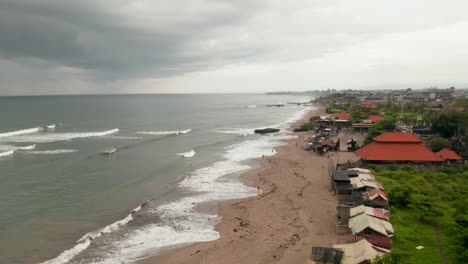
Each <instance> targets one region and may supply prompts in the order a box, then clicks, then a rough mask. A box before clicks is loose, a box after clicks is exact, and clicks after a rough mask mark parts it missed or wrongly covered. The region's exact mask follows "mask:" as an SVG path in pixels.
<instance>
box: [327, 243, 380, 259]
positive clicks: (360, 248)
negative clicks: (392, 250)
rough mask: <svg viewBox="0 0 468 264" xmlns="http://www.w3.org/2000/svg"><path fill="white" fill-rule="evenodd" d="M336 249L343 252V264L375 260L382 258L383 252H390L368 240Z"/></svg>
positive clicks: (338, 246)
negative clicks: (377, 257)
mask: <svg viewBox="0 0 468 264" xmlns="http://www.w3.org/2000/svg"><path fill="white" fill-rule="evenodd" d="M333 247H334V248H337V249H341V250H343V252H344V254H343V259H342V260H341V263H342V264H359V263H362V262H364V261H366V260H371V259H374V258H375V257H376V256H380V255H382V254H383V252H389V250H386V249H384V248H378V247H374V246H372V244H371V243H369V242H368V241H367V240H365V239H363V240H360V241H358V242H356V243H352V244H341V245H334V246H333Z"/></svg>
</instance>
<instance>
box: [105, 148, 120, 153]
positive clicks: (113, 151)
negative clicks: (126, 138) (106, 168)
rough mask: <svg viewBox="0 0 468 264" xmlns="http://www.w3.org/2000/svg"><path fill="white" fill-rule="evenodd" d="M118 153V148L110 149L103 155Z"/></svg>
mask: <svg viewBox="0 0 468 264" xmlns="http://www.w3.org/2000/svg"><path fill="white" fill-rule="evenodd" d="M116 151H117V149H116V148H110V149H106V150H104V151H103V152H102V154H112V153H115V152H116Z"/></svg>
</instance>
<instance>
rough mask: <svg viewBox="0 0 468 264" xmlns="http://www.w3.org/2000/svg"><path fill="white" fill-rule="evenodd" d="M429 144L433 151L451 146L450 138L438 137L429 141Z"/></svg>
mask: <svg viewBox="0 0 468 264" xmlns="http://www.w3.org/2000/svg"><path fill="white" fill-rule="evenodd" d="M429 146H430V147H431V149H432V151H434V152H437V151H441V150H442V149H444V148H450V142H449V141H448V139H445V138H440V137H437V138H433V139H431V141H429Z"/></svg>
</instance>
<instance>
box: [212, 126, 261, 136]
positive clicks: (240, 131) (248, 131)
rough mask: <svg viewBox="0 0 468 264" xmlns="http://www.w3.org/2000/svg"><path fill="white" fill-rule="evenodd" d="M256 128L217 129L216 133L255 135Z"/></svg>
mask: <svg viewBox="0 0 468 264" xmlns="http://www.w3.org/2000/svg"><path fill="white" fill-rule="evenodd" d="M254 130H255V129H254V128H234V129H226V130H216V131H215V132H216V133H223V134H237V135H243V136H247V135H253V134H254Z"/></svg>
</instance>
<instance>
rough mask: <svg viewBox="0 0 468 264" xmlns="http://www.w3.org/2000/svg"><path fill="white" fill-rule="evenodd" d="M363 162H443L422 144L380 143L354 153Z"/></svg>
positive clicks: (374, 143) (373, 143)
mask: <svg viewBox="0 0 468 264" xmlns="http://www.w3.org/2000/svg"><path fill="white" fill-rule="evenodd" d="M355 153H356V154H358V155H359V156H360V157H361V158H362V159H364V160H376V161H377V160H382V161H387V160H388V161H391V160H393V161H443V160H442V159H441V158H439V157H438V156H437V155H436V154H435V153H434V152H432V151H430V150H429V149H428V148H426V147H425V146H424V145H423V144H416V143H414V144H408V143H380V142H372V143H371V144H369V145H367V146H365V147H363V148H361V149H359V150H357V151H355Z"/></svg>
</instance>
